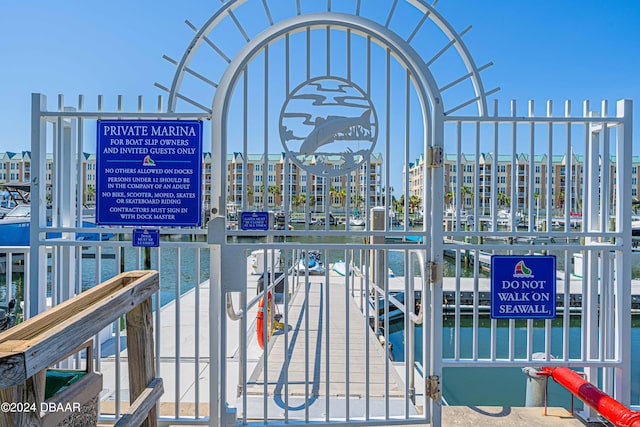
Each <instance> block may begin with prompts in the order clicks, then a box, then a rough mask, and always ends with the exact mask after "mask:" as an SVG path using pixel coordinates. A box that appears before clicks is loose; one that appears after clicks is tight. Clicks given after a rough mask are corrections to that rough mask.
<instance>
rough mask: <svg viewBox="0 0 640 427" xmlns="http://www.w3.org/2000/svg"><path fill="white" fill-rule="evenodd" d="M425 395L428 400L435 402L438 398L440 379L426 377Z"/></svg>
mask: <svg viewBox="0 0 640 427" xmlns="http://www.w3.org/2000/svg"><path fill="white" fill-rule="evenodd" d="M426 386H427V390H426V394H427V396H428V397H429V399H433V400H437V399H439V398H440V377H439V376H437V375H431V376H430V377H427V381H426Z"/></svg>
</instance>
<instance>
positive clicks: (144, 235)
mask: <svg viewBox="0 0 640 427" xmlns="http://www.w3.org/2000/svg"><path fill="white" fill-rule="evenodd" d="M133 246H134V247H142V248H157V247H158V246H160V230H153V229H151V230H150V229H148V228H136V229H135V230H133Z"/></svg>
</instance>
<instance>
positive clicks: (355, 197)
mask: <svg viewBox="0 0 640 427" xmlns="http://www.w3.org/2000/svg"><path fill="white" fill-rule="evenodd" d="M363 202H364V197H362V195H361V194H354V195H352V196H351V203H353V204H355V205H356V208H359V207H360V205H361V204H362V203H363Z"/></svg>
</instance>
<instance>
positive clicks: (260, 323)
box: [256, 291, 273, 349]
mask: <svg viewBox="0 0 640 427" xmlns="http://www.w3.org/2000/svg"><path fill="white" fill-rule="evenodd" d="M263 308H264V297H262V298H260V301H258V313H257V314H256V335H257V336H258V345H259V346H260V348H262V349H263V348H264V310H263ZM267 319H268V322H269V325H271V291H269V292H267ZM272 329H273V328H271V327H269V328H267V341H269V339H270V338H271V332H272Z"/></svg>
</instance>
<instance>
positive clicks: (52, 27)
mask: <svg viewBox="0 0 640 427" xmlns="http://www.w3.org/2000/svg"><path fill="white" fill-rule="evenodd" d="M280 1H285V0H278V2H280ZM303 1H307V2H309V1H317V0H303ZM340 1H345V2H346V1H350V0H333V3H334V4H336V5H337V4H338V3H339V2H340ZM364 1H365V2H366V1H367V0H364ZM370 1H373V2H377V3H379V4H381V5H382V6H386V5H388V4H389V2H390V0H370ZM270 3H272V4H275V0H270ZM289 3H290V4H291V5H293V4H294V3H293V2H292V1H289ZM218 6H219V3H218V2H216V1H206V2H205V1H198V0H183V1H180V2H175V1H159V2H158V1H151V0H138V1H134V2H131V1H125V0H114V1H110V2H101V3H99V4H98V3H96V2H87V1H81V0H65V1H62V2H51V1H45V0H31V1H22V2H19V1H5V2H2V5H1V6H0V58H2V67H0V82H1V83H0V85H1V86H0V89H1V90H0V99H1V102H0V129H2V132H1V134H0V152H1V151H20V150H28V149H30V94H31V93H32V92H41V93H44V94H46V95H47V96H48V98H49V106H50V108H54V107H55V106H56V102H57V101H56V97H57V95H58V94H60V93H62V94H64V95H65V100H66V101H67V103H69V104H75V103H76V102H77V96H78V94H80V93H82V94H84V95H85V96H86V98H87V104H91V103H94V102H95V101H94V99H95V96H96V95H97V94H103V95H105V101H106V107H107V108H114V107H115V96H116V95H117V94H123V95H125V96H126V98H125V101H126V103H127V104H126V107H125V108H129V109H134V108H136V107H135V106H136V99H135V97H137V96H138V95H144V96H145V98H146V106H145V108H146V109H149V108H155V107H154V106H155V103H156V101H155V97H156V96H157V95H158V94H162V91H160V90H159V89H157V88H155V87H154V85H153V83H154V82H159V83H162V84H164V85H167V86H168V85H169V84H170V82H171V78H172V77H173V73H174V67H173V66H172V65H171V64H169V63H168V62H167V61H165V60H163V59H162V55H163V54H167V55H169V56H171V57H173V58H176V59H179V58H180V56H181V55H182V53H183V51H184V49H185V47H186V46H187V45H188V43H189V42H190V40H191V39H192V37H193V31H192V30H190V29H189V28H188V27H187V26H186V25H185V24H184V20H185V19H188V20H190V21H191V22H193V23H194V24H196V25H199V24H201V23H203V22H204V21H205V20H206V18H208V17H209V16H210V15H211V14H212V13H213V12H214V11H215V9H216V8H217V7H218ZM335 7H338V6H335ZM387 7H388V6H387ZM437 9H438V10H439V11H440V13H441V14H442V15H443V16H444V17H445V18H446V19H447V20H448V21H449V22H450V23H451V24H452V25H453V26H454V27H455V28H456V29H457V30H458V31H461V30H462V29H464V28H465V27H467V26H468V25H473V29H472V30H471V31H470V32H469V33H468V34H466V35H465V36H464V40H465V42H466V43H467V46H468V48H469V50H470V51H471V54H472V55H473V57H474V58H475V60H476V62H477V64H478V65H482V64H484V63H486V62H489V61H492V62H494V64H495V65H494V66H493V67H491V68H490V69H489V70H487V71H485V72H484V73H483V79H484V83H485V87H486V88H487V89H491V88H493V87H496V86H500V88H501V91H500V92H498V93H497V94H496V95H494V97H496V98H498V99H499V100H500V102H501V105H502V106H503V107H504V108H506V107H507V105H508V102H509V100H511V99H517V100H518V102H519V105H520V106H521V107H522V108H523V111H526V110H525V108H526V107H525V106H526V102H527V100H528V99H534V100H535V101H536V111H537V112H538V114H542V113H543V112H544V108H545V106H544V105H545V102H546V100H547V99H551V100H553V102H554V110H555V111H556V114H560V113H561V112H562V110H563V106H562V103H563V102H564V100H565V99H571V100H572V101H573V102H574V109H576V114H578V113H579V112H580V110H581V108H582V107H581V103H582V101H583V100H585V99H588V100H590V101H591V103H592V108H594V109H596V108H599V105H600V101H601V100H602V99H607V100H609V102H610V113H611V112H613V109H614V107H615V101H617V100H618V99H621V98H630V99H633V100H634V101H637V100H638V99H640V96H639V95H640V78H638V75H639V74H638V70H639V69H640V67H639V66H640V54H639V53H638V41H639V40H640V27H639V26H638V25H637V22H640V1H635V0H624V1H622V0H619V1H609V2H602V1H595V0H580V1H578V0H571V1H570V0H518V1H514V0H482V1H480V0H441V1H440V3H439V4H438V5H437ZM634 116H635V122H636V123H635V130H634V136H635V138H634V139H635V142H634V147H638V144H639V143H640V137H639V135H640V131H639V129H640V120H638V119H639V118H640V106H639V105H636V106H635V114H634ZM634 152H635V153H640V151H639V150H638V149H634Z"/></svg>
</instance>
